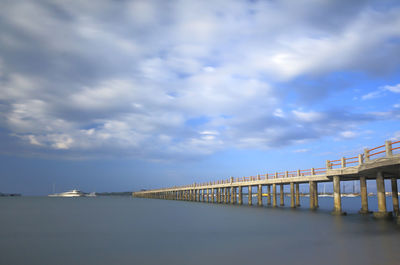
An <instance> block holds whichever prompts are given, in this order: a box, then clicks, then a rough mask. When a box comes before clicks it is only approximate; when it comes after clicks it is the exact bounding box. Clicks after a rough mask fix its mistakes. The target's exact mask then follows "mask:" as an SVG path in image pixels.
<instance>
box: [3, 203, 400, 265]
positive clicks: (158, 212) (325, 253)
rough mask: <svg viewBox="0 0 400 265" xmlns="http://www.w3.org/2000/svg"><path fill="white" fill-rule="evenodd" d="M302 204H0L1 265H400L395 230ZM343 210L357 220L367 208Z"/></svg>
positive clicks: (388, 225) (398, 234) (326, 207)
mask: <svg viewBox="0 0 400 265" xmlns="http://www.w3.org/2000/svg"><path fill="white" fill-rule="evenodd" d="M287 199H289V198H287ZM301 201H302V205H303V207H302V208H300V209H296V210H291V209H290V208H287V207H285V208H284V209H282V208H277V209H273V208H268V207H257V206H253V207H248V206H231V205H217V204H205V203H190V202H180V201H164V200H149V199H147V200H146V199H134V198H130V197H96V198H47V197H21V198H0V212H1V215H0V264H41V265H43V264H144V265H147V264H182V265H189V264H267V263H270V264H284V265H286V264H363V265H365V264H380V265H382V264H400V246H399V239H400V226H398V225H396V224H395V223H394V222H388V221H378V220H374V219H372V218H370V217H362V216H359V215H357V214H354V215H351V214H350V215H349V216H345V217H334V216H331V215H330V213H329V212H330V210H331V208H332V198H320V199H319V203H320V209H319V210H318V211H316V212H310V211H309V210H308V209H307V208H308V203H309V202H308V199H307V198H301ZM288 202H289V201H287V203H288ZM343 204H344V208H345V209H346V210H347V211H350V212H356V211H357V210H358V208H359V205H360V200H359V198H344V199H343ZM370 204H371V208H374V207H375V205H376V201H375V198H370ZM388 206H389V199H388Z"/></svg>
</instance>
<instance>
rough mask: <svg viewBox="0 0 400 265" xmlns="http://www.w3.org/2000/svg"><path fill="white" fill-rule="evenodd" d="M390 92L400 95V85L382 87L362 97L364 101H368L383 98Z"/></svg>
mask: <svg viewBox="0 0 400 265" xmlns="http://www.w3.org/2000/svg"><path fill="white" fill-rule="evenodd" d="M387 91H389V92H391V93H400V84H397V85H394V86H390V85H386V86H381V87H379V88H378V89H377V90H375V91H372V92H370V93H367V94H365V95H363V96H362V97H361V99H362V100H367V99H374V98H377V97H382V96H384V95H385V94H386V92H387Z"/></svg>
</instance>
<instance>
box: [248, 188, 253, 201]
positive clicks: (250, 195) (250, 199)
mask: <svg viewBox="0 0 400 265" xmlns="http://www.w3.org/2000/svg"><path fill="white" fill-rule="evenodd" d="M248 188H249V191H248V194H249V195H248V196H249V199H248V203H249V205H252V204H253V200H252V198H253V194H252V190H251V186H249V187H248Z"/></svg>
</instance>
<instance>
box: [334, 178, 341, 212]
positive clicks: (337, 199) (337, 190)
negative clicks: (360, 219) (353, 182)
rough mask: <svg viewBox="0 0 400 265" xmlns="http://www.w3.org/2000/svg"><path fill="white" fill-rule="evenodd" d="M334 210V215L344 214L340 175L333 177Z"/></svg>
mask: <svg viewBox="0 0 400 265" xmlns="http://www.w3.org/2000/svg"><path fill="white" fill-rule="evenodd" d="M333 205H334V206H333V212H332V214H334V215H342V214H343V213H342V198H341V195H340V177H339V176H334V177H333Z"/></svg>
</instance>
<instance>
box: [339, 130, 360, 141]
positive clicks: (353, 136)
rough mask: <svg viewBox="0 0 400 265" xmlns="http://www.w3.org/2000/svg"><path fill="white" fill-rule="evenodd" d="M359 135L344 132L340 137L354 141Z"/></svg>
mask: <svg viewBox="0 0 400 265" xmlns="http://www.w3.org/2000/svg"><path fill="white" fill-rule="evenodd" d="M357 135H358V134H357V133H356V132H353V131H343V132H340V136H341V137H343V138H346V139H352V138H355V137H357Z"/></svg>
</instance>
